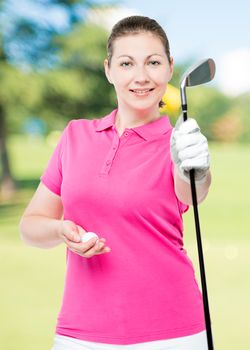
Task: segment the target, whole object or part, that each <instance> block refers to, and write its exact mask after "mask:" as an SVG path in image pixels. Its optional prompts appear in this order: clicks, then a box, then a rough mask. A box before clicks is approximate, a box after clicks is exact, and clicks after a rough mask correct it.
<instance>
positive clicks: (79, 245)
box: [59, 220, 111, 258]
mask: <svg viewBox="0 0 250 350" xmlns="http://www.w3.org/2000/svg"><path fill="white" fill-rule="evenodd" d="M86 232H87V231H85V230H84V229H83V228H82V227H81V226H79V225H76V224H75V223H74V222H73V221H71V220H62V221H61V222H60V228H59V237H60V238H61V239H62V240H63V241H64V242H65V244H66V245H67V247H68V248H69V250H71V251H72V252H74V253H76V254H78V255H80V256H82V257H84V258H91V257H92V256H94V255H100V254H104V253H109V252H110V251H111V249H110V248H109V247H107V246H105V241H106V239H105V238H99V239H96V238H91V239H90V240H88V241H87V242H81V235H84V233H86Z"/></svg>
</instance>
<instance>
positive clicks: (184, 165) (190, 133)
mask: <svg viewBox="0 0 250 350" xmlns="http://www.w3.org/2000/svg"><path fill="white" fill-rule="evenodd" d="M170 147H171V157H172V160H173V162H174V163H175V165H176V168H177V171H178V174H179V175H180V177H181V178H182V179H183V180H185V181H186V182H188V183H190V178H189V171H190V170H191V169H194V170H195V180H196V182H197V181H198V182H200V183H202V182H204V181H205V179H206V175H207V173H208V171H209V168H210V154H209V150H208V142H207V139H206V137H205V136H204V135H203V134H202V133H201V132H200V128H199V125H198V124H197V122H196V120H195V119H192V118H189V119H188V120H186V121H185V122H183V117H182V116H180V117H179V119H178V120H177V122H176V125H175V128H174V129H173V130H172V134H171V139H170Z"/></svg>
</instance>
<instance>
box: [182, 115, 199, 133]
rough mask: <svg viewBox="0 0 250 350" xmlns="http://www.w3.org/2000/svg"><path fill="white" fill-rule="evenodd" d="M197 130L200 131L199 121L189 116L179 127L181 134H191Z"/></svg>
mask: <svg viewBox="0 0 250 350" xmlns="http://www.w3.org/2000/svg"><path fill="white" fill-rule="evenodd" d="M196 131H200V127H199V125H198V124H197V121H196V120H195V119H193V118H189V119H188V120H186V121H185V122H183V123H181V124H180V127H179V129H178V132H179V133H180V134H190V133H194V132H196Z"/></svg>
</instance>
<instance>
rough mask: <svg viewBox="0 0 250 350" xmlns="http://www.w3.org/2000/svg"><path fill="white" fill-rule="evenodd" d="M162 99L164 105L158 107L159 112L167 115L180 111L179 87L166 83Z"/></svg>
mask: <svg viewBox="0 0 250 350" xmlns="http://www.w3.org/2000/svg"><path fill="white" fill-rule="evenodd" d="M162 100H163V102H164V103H165V106H163V107H162V108H160V112H161V113H166V114H169V115H177V114H179V113H180V107H181V97H180V91H179V89H177V88H176V87H174V86H173V85H171V84H168V85H167V87H166V91H165V94H164V95H163V98H162Z"/></svg>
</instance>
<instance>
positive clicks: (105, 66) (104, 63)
mask: <svg viewBox="0 0 250 350" xmlns="http://www.w3.org/2000/svg"><path fill="white" fill-rule="evenodd" d="M103 65H104V70H105V75H106V78H107V79H108V81H109V82H110V84H113V82H112V79H111V76H110V72H109V66H108V59H107V58H105V60H104V62H103Z"/></svg>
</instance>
